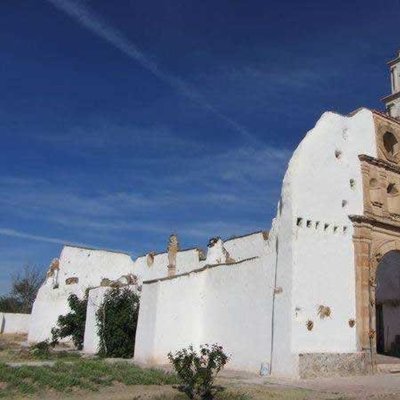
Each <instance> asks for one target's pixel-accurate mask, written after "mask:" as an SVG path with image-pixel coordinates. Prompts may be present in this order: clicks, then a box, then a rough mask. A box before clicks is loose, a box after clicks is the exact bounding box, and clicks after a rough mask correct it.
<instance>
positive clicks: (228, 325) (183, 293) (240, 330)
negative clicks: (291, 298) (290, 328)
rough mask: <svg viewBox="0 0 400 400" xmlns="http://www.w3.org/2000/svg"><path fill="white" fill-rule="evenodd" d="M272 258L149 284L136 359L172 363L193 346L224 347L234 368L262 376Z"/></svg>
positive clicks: (266, 351)
mask: <svg viewBox="0 0 400 400" xmlns="http://www.w3.org/2000/svg"><path fill="white" fill-rule="evenodd" d="M265 261H266V257H264V258H262V259H261V258H257V259H253V260H248V261H243V262H242V263H238V264H231V265H219V266H217V267H214V268H208V269H204V270H200V271H198V272H192V273H190V274H188V275H183V276H176V277H174V278H172V279H166V280H162V281H156V282H150V283H145V284H144V286H143V291H142V298H141V306H140V311H139V323H138V330H137V334H136V349H135V360H136V361H138V362H142V363H147V364H165V363H167V362H168V361H167V354H168V352H169V351H175V350H178V349H181V348H182V347H186V346H188V345H190V344H192V345H194V346H196V347H197V346H199V345H200V344H204V343H215V342H218V343H219V344H221V345H223V346H224V348H225V350H226V351H227V352H228V353H230V354H231V355H232V360H231V362H230V363H229V368H233V369H243V370H250V371H254V372H258V371H259V369H260V366H261V363H265V362H268V361H269V357H270V347H269V346H270V343H271V340H270V334H271V330H270V316H271V311H270V309H271V298H272V291H273V288H272V286H271V271H272V270H271V268H269V269H268V268H266V266H265Z"/></svg>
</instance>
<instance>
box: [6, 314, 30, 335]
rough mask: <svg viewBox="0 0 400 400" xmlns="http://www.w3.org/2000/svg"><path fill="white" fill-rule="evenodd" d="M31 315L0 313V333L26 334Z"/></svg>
mask: <svg viewBox="0 0 400 400" xmlns="http://www.w3.org/2000/svg"><path fill="white" fill-rule="evenodd" d="M30 322H31V314H16V313H0V333H28V331H29V324H30Z"/></svg>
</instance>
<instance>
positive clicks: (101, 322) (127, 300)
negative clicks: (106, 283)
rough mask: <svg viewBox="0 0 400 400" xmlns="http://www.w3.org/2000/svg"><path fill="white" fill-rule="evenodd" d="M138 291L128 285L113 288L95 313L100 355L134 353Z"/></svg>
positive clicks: (126, 355)
mask: <svg viewBox="0 0 400 400" xmlns="http://www.w3.org/2000/svg"><path fill="white" fill-rule="evenodd" d="M139 300H140V298H139V295H138V294H136V293H135V292H133V291H132V290H130V289H129V288H127V287H125V288H113V289H112V290H110V291H109V292H108V293H107V294H106V295H105V297H104V301H103V304H102V305H101V307H100V308H99V309H98V311H97V313H96V319H97V329H98V335H99V338H100V345H99V355H100V356H101V357H122V358H130V357H133V353H134V350H135V335H136V327H137V321H138V315H139Z"/></svg>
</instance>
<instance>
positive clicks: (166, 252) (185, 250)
mask: <svg viewBox="0 0 400 400" xmlns="http://www.w3.org/2000/svg"><path fill="white" fill-rule="evenodd" d="M193 250H197V251H203V250H202V249H201V248H200V247H190V248H188V249H182V250H179V251H178V253H185V252H188V251H193ZM150 253H153V254H154V256H160V255H161V254H168V251H160V252H158V253H156V252H154V251H149V252H148V253H145V254H142V255H140V256H137V257H136V259H138V258H142V257H146V256H148V255H149V254H150Z"/></svg>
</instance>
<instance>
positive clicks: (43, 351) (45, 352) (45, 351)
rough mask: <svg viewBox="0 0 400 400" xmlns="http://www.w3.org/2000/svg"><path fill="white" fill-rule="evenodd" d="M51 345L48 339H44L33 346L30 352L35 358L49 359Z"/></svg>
mask: <svg viewBox="0 0 400 400" xmlns="http://www.w3.org/2000/svg"><path fill="white" fill-rule="evenodd" d="M50 346H51V345H50V343H49V341H48V340H43V341H42V342H38V343H36V344H34V345H33V346H31V347H30V349H29V352H30V353H31V355H32V356H33V357H34V358H39V359H48V358H49V357H50Z"/></svg>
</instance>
